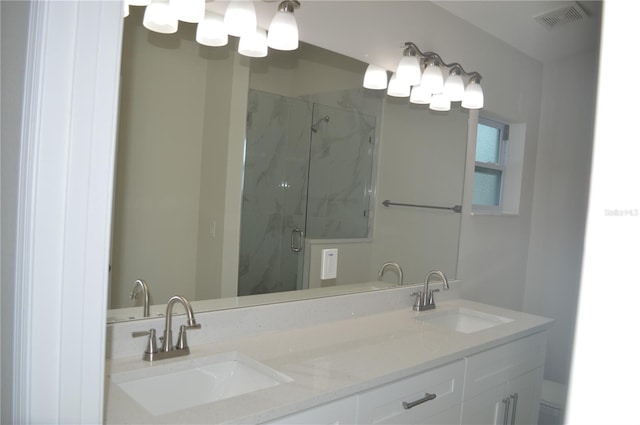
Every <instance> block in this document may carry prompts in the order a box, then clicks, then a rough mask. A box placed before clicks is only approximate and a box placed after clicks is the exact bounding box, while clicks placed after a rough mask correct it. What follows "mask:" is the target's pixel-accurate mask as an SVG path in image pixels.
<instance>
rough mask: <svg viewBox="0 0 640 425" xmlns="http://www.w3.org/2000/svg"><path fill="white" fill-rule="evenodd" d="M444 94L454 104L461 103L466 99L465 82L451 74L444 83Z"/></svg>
mask: <svg viewBox="0 0 640 425" xmlns="http://www.w3.org/2000/svg"><path fill="white" fill-rule="evenodd" d="M443 92H444V94H445V96H447V97H448V98H449V100H450V101H452V102H460V101H461V100H462V98H463V97H464V82H463V81H462V77H461V76H460V75H457V74H450V75H449V76H448V77H447V81H445V82H444V88H443Z"/></svg>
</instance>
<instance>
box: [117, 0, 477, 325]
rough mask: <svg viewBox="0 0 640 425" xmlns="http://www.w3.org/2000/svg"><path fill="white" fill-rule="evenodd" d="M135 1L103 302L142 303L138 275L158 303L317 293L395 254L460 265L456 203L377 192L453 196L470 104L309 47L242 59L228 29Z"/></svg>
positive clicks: (368, 272) (407, 274)
mask: <svg viewBox="0 0 640 425" xmlns="http://www.w3.org/2000/svg"><path fill="white" fill-rule="evenodd" d="M133 9H138V8H133ZM133 9H132V13H131V15H130V16H129V17H128V18H127V19H125V26H124V35H123V57H122V70H121V101H120V120H119V133H118V154H117V170H116V188H115V202H114V226H113V229H114V230H113V243H112V261H111V266H112V269H111V275H110V277H111V281H110V309H111V310H114V311H117V309H125V308H126V309H129V308H131V307H133V306H141V305H142V299H141V297H138V299H137V300H132V299H131V298H130V294H131V292H132V289H133V288H134V283H135V282H136V280H138V279H144V280H145V281H146V282H147V284H148V287H149V292H150V299H151V303H152V304H163V303H165V302H166V300H167V299H168V298H169V297H170V296H171V295H173V294H176V293H179V294H182V295H184V296H186V297H188V298H189V299H193V300H212V299H221V298H225V299H228V298H235V297H238V296H245V295H255V294H263V293H270V294H272V295H270V296H269V297H268V298H265V299H266V300H267V301H266V302H275V301H278V300H279V298H278V295H277V294H274V293H277V292H284V293H287V292H286V291H294V290H302V289H306V290H308V289H312V290H313V291H315V292H313V293H314V294H317V295H322V294H323V291H322V289H321V288H325V289H327V292H326V293H332V292H331V291H330V290H329V289H330V288H329V287H336V286H341V287H342V286H345V285H352V284H359V283H366V282H373V281H375V280H376V279H377V272H378V269H379V268H380V266H381V265H382V264H383V263H385V262H388V261H394V262H397V263H398V264H400V265H401V266H402V268H403V270H404V280H405V283H415V282H420V281H422V279H423V278H424V275H425V273H426V272H427V271H428V270H430V269H435V268H437V269H440V270H443V271H444V272H445V273H446V274H447V276H449V277H450V279H453V278H455V269H456V263H457V251H458V236H459V225H460V215H459V214H456V213H453V212H450V211H438V210H425V209H412V208H404V207H388V208H387V207H384V206H383V205H382V204H381V203H382V201H383V200H385V199H391V200H392V201H395V202H407V203H415V204H425V203H426V204H432V205H433V204H435V205H438V204H441V205H446V206H450V205H458V204H460V203H461V200H462V184H463V172H464V163H465V151H466V135H467V119H468V114H467V112H466V111H464V110H460V109H454V110H452V111H450V112H448V113H438V112H433V111H430V110H428V108H426V107H416V106H409V104H408V102H405V101H401V100H396V99H393V98H386V96H385V94H384V93H383V92H380V91H372V90H366V89H362V88H361V85H362V76H363V74H364V71H365V69H366V64H364V63H362V62H359V61H356V60H354V59H351V58H347V57H344V56H342V55H338V54H335V53H333V52H329V51H326V50H324V49H321V48H318V47H315V46H310V45H306V44H304V43H301V47H300V48H299V49H298V50H297V51H295V52H278V51H270V52H269V56H268V57H266V58H260V59H248V58H246V57H243V56H241V55H238V54H237V53H236V52H235V50H236V48H235V47H236V46H235V44H234V40H232V42H231V43H230V44H229V45H228V46H225V47H216V48H212V47H205V46H201V45H199V44H197V43H196V42H195V41H194V40H195V37H194V32H195V25H194V26H189V25H181V26H180V30H179V31H178V33H176V34H171V35H169V34H156V33H152V32H150V31H148V30H146V29H145V28H144V27H142V25H141V22H142V13H141V12H140V11H138V10H133ZM327 248H331V249H337V250H338V256H337V258H338V263H337V275H336V277H335V278H332V279H321V273H320V269H321V257H322V250H323V249H327ZM387 275H388V281H389V282H395V276H394V275H393V274H392V273H387V274H386V275H385V280H387ZM377 287H381V286H377ZM366 288H367V289H371V288H372V286H371V285H368V286H366ZM333 293H335V292H333ZM283 296H285V295H283ZM287 296H288V295H287ZM287 299H288V298H287ZM258 302H262V301H258ZM195 305H196V306H198V303H196V304H195ZM201 305H205V304H201ZM205 308H206V307H205ZM141 312H142V309H140V313H141ZM111 313H112V312H110V315H111ZM128 315H129V313H127V316H128ZM140 315H141V314H140ZM140 315H138V314H136V317H140Z"/></svg>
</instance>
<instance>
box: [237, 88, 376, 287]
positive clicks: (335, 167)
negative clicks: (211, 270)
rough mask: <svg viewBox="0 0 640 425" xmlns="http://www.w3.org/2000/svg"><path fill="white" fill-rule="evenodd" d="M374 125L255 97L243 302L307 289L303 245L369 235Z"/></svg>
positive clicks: (317, 107)
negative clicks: (252, 297) (253, 296)
mask: <svg viewBox="0 0 640 425" xmlns="http://www.w3.org/2000/svg"><path fill="white" fill-rule="evenodd" d="M375 127H376V122H375V117H372V116H368V115H364V114H361V113H358V112H357V111H353V110H348V109H340V108H336V107H329V106H324V105H321V104H314V103H312V102H309V101H306V100H301V99H294V98H287V97H283V96H279V95H274V94H270V93H265V92H260V91H257V90H250V91H249V103H248V113H247V139H246V142H245V146H246V148H245V149H246V150H245V164H244V189H243V197H242V217H241V230H240V269H239V275H238V295H251V294H263V293H271V292H281V291H291V290H295V289H302V284H303V275H302V273H303V265H304V264H303V261H304V252H303V251H304V239H305V238H312V239H354V238H366V237H367V236H368V234H369V203H370V196H371V169H372V164H373V140H374V135H375Z"/></svg>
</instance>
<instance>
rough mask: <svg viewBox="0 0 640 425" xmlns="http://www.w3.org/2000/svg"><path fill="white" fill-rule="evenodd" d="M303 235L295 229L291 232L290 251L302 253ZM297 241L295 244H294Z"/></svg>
mask: <svg viewBox="0 0 640 425" xmlns="http://www.w3.org/2000/svg"><path fill="white" fill-rule="evenodd" d="M303 236H304V233H303V232H302V230H300V229H299V228H297V227H296V228H295V229H293V230H292V231H291V251H293V252H300V251H302V237H303ZM296 239H297V244H296Z"/></svg>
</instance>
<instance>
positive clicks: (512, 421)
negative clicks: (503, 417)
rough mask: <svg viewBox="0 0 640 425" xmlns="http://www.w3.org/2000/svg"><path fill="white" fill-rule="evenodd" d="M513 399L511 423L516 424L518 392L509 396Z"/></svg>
mask: <svg viewBox="0 0 640 425" xmlns="http://www.w3.org/2000/svg"><path fill="white" fill-rule="evenodd" d="M509 397H510V398H511V399H512V400H513V410H511V425H515V424H516V408H517V407H518V393H514V394H512V395H510V396H509Z"/></svg>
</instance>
